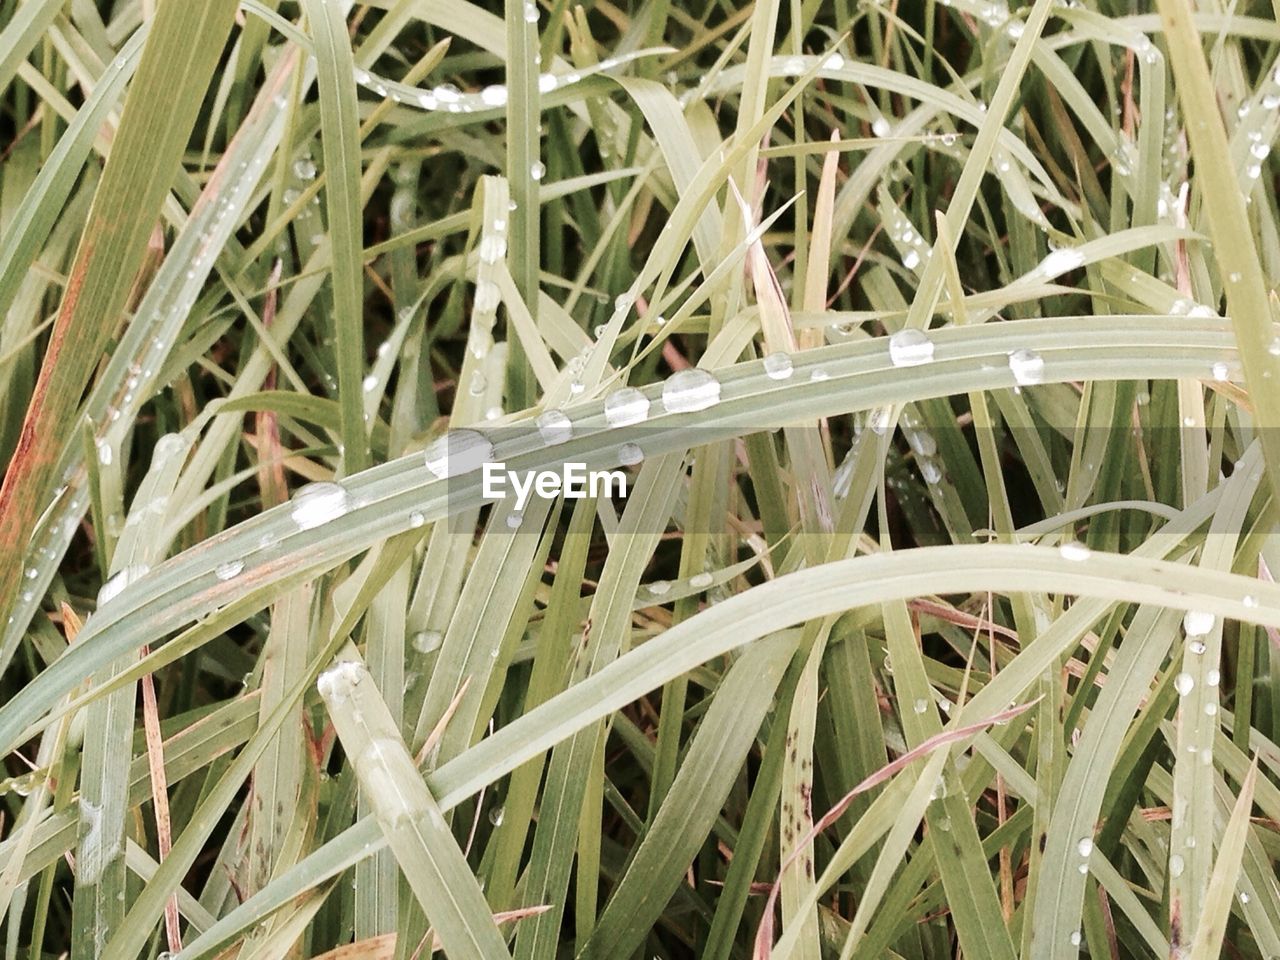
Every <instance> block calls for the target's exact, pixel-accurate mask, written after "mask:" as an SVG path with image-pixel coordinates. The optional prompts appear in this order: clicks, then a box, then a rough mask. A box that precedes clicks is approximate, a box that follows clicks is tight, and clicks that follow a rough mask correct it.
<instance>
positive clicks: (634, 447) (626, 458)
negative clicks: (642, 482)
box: [618, 443, 644, 467]
mask: <svg viewBox="0 0 1280 960" xmlns="http://www.w3.org/2000/svg"><path fill="white" fill-rule="evenodd" d="M643 460H644V451H643V450H641V449H640V445H639V444H637V443H624V444H623V445H622V446H620V447H619V448H618V462H619V463H620V464H622V465H623V466H624V467H634V466H635V465H636V464H637V463H641V462H643Z"/></svg>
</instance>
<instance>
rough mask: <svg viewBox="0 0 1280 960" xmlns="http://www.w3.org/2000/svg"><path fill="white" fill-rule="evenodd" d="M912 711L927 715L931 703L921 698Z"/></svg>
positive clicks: (912, 706) (914, 704)
mask: <svg viewBox="0 0 1280 960" xmlns="http://www.w3.org/2000/svg"><path fill="white" fill-rule="evenodd" d="M911 709H912V710H913V711H915V712H916V713H925V712H926V711H927V710H928V709H929V701H928V700H926V699H924V698H923V697H920V698H919V699H917V700H916V702H915V703H913V704H912V705H911Z"/></svg>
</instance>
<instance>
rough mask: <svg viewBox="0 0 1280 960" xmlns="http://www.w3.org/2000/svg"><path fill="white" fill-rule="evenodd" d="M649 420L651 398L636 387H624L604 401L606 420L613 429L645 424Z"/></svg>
mask: <svg viewBox="0 0 1280 960" xmlns="http://www.w3.org/2000/svg"><path fill="white" fill-rule="evenodd" d="M648 418H649V398H648V397H646V396H645V395H644V394H643V393H641V392H640V391H639V390H637V389H636V388H635V387H622V388H620V389H618V390H615V391H613V393H611V394H609V396H607V397H605V400H604V419H605V422H606V423H608V424H609V426H611V427H625V426H628V425H629V424H632V423H643V422H644V421H645V420H647V419H648Z"/></svg>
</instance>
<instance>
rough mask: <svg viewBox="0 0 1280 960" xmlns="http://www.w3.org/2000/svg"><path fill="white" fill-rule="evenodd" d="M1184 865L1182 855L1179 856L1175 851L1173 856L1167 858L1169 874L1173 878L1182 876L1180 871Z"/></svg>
mask: <svg viewBox="0 0 1280 960" xmlns="http://www.w3.org/2000/svg"><path fill="white" fill-rule="evenodd" d="M1186 866H1187V865H1186V863H1185V862H1184V861H1183V859H1182V857H1180V856H1179V855H1178V854H1176V853H1175V854H1174V855H1173V856H1171V857H1170V858H1169V876H1171V877H1175V878H1176V877H1180V876H1182V871H1183V870H1184V869H1185V868H1186Z"/></svg>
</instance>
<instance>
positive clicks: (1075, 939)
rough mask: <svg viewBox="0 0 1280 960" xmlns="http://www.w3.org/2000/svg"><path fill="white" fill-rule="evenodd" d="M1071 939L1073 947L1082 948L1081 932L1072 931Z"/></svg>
mask: <svg viewBox="0 0 1280 960" xmlns="http://www.w3.org/2000/svg"><path fill="white" fill-rule="evenodd" d="M1070 939H1071V945H1072V946H1073V947H1078V946H1080V931H1079V930H1073V931H1071V937H1070Z"/></svg>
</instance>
